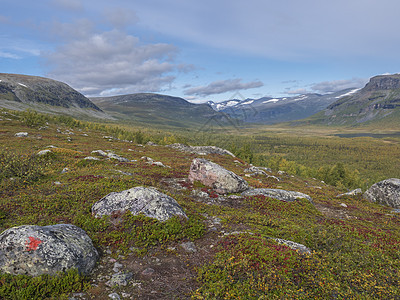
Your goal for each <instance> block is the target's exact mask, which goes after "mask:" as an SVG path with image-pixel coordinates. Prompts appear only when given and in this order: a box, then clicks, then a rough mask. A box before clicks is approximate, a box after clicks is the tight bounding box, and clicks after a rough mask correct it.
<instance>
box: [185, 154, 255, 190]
mask: <svg viewBox="0 0 400 300" xmlns="http://www.w3.org/2000/svg"><path fill="white" fill-rule="evenodd" d="M189 180H190V181H191V182H194V181H195V180H198V181H200V182H201V183H202V184H204V185H206V186H209V187H211V188H213V189H214V190H215V191H216V192H217V193H219V194H227V193H239V192H243V191H245V190H247V189H248V188H249V185H248V183H247V182H246V181H245V180H244V179H243V178H241V177H240V176H238V175H236V174H235V173H233V172H231V171H228V170H226V169H225V168H223V167H221V166H220V165H218V164H216V163H213V162H211V161H208V160H206V159H203V158H195V159H194V160H193V161H192V164H191V166H190V172H189Z"/></svg>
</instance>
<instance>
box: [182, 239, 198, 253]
mask: <svg viewBox="0 0 400 300" xmlns="http://www.w3.org/2000/svg"><path fill="white" fill-rule="evenodd" d="M179 246H181V247H182V248H183V250H185V251H186V252H190V253H194V252H197V248H196V245H195V244H194V243H193V242H186V243H182V244H180V245H179Z"/></svg>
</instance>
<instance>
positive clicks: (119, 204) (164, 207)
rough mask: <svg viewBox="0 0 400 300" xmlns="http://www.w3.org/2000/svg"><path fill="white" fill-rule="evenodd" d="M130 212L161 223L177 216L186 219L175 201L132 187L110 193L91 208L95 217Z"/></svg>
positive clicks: (154, 192) (152, 191)
mask: <svg viewBox="0 0 400 300" xmlns="http://www.w3.org/2000/svg"><path fill="white" fill-rule="evenodd" d="M128 210H129V211H130V212H131V213H132V214H134V215H138V214H140V213H143V214H144V215H145V216H148V217H150V218H155V219H157V220H159V221H161V222H163V221H166V220H168V219H169V218H171V217H173V216H175V215H178V216H183V217H185V218H186V217H187V216H186V214H185V213H184V211H183V209H182V207H181V206H180V205H179V204H178V203H177V202H176V200H175V199H173V198H171V197H169V196H167V195H165V194H163V193H161V192H159V191H157V190H156V189H155V188H145V187H142V186H138V187H134V188H131V189H129V190H125V191H122V192H118V193H117V192H112V193H110V194H108V195H107V196H105V197H103V198H101V199H100V200H99V201H97V202H96V203H95V204H94V205H93V206H92V213H93V214H94V215H95V216H96V217H98V218H99V217H102V216H104V215H111V214H112V213H114V212H117V211H119V212H125V211H128Z"/></svg>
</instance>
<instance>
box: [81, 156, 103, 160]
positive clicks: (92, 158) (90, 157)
mask: <svg viewBox="0 0 400 300" xmlns="http://www.w3.org/2000/svg"><path fill="white" fill-rule="evenodd" d="M83 160H100V159H98V158H97V157H93V156H86V157H85V158H84V159H83Z"/></svg>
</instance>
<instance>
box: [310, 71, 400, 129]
mask: <svg viewBox="0 0 400 300" xmlns="http://www.w3.org/2000/svg"><path fill="white" fill-rule="evenodd" d="M399 121H400V74H394V75H379V76H375V77H372V78H371V79H370V81H369V82H368V83H367V84H366V85H365V87H364V88H362V89H359V90H357V91H356V92H355V93H352V94H350V95H346V96H345V97H342V98H340V99H339V100H338V101H335V102H334V103H332V104H330V105H329V106H328V107H327V108H325V109H324V110H322V111H321V112H319V113H317V114H315V115H313V116H312V117H310V118H309V119H306V120H305V121H304V122H307V123H310V124H324V125H346V126H349V125H351V126H355V125H364V124H365V125H367V124H376V125H378V124H379V123H381V124H395V125H397V126H398V125H399V124H400V122H399Z"/></svg>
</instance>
